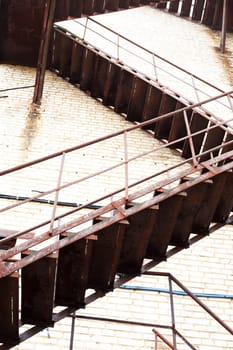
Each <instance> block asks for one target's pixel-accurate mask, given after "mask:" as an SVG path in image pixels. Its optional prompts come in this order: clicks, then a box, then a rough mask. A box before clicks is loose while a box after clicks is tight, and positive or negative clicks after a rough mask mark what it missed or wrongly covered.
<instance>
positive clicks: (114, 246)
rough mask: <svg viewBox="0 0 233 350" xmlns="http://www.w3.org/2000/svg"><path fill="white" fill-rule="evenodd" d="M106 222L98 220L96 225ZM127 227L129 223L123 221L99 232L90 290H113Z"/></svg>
mask: <svg viewBox="0 0 233 350" xmlns="http://www.w3.org/2000/svg"><path fill="white" fill-rule="evenodd" d="M104 220H107V218H105V219H104V218H98V219H96V220H95V221H94V224H95V223H98V222H100V221H104ZM127 225H128V222H127V221H126V220H122V221H120V222H118V223H116V224H113V225H111V226H109V227H106V228H104V229H102V230H101V231H98V232H97V234H96V237H97V240H94V241H93V249H92V256H91V262H90V267H89V273H88V288H92V289H95V290H102V291H110V290H113V287H114V280H115V275H116V271H117V266H118V263H119V257H120V252H121V248H122V242H123V239H124V234H125V230H126V228H127Z"/></svg>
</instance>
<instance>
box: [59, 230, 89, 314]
mask: <svg viewBox="0 0 233 350" xmlns="http://www.w3.org/2000/svg"><path fill="white" fill-rule="evenodd" d="M67 235H68V234H64V235H62V236H61V239H62V238H63V237H67ZM92 245H93V241H92V240H86V239H81V240H79V241H77V242H75V243H73V244H70V245H68V246H66V247H64V248H62V249H60V251H59V257H58V266H57V281H56V295H55V303H56V305H62V306H72V307H76V308H83V307H84V306H85V303H84V298H85V291H86V289H87V284H88V270H89V265H90V259H91V253H92Z"/></svg>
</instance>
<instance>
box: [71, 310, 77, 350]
mask: <svg viewBox="0 0 233 350" xmlns="http://www.w3.org/2000/svg"><path fill="white" fill-rule="evenodd" d="M71 317H72V323H71V332H70V350H73V348H74V330H75V319H76V312H75V311H74V312H73V314H72V315H71Z"/></svg>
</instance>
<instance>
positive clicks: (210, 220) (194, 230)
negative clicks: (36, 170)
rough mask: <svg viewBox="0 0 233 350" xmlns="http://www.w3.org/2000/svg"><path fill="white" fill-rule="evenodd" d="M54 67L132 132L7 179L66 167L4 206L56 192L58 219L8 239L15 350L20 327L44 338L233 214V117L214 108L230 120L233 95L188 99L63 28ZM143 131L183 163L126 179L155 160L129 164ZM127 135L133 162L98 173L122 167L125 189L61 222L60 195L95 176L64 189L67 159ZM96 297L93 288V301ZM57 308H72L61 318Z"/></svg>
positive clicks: (1, 301) (4, 281) (4, 233)
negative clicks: (40, 188) (133, 168)
mask: <svg viewBox="0 0 233 350" xmlns="http://www.w3.org/2000/svg"><path fill="white" fill-rule="evenodd" d="M51 67H52V69H53V70H54V71H56V72H57V73H58V74H59V75H60V76H61V77H63V78H65V79H67V80H68V81H69V82H70V83H72V84H74V85H77V86H78V87H79V88H80V89H82V90H84V91H86V92H87V93H88V94H90V95H91V96H92V97H94V98H96V99H99V100H101V101H102V103H103V104H104V105H106V106H110V107H111V108H113V109H114V110H115V111H116V112H117V113H120V114H122V115H124V117H125V118H126V120H128V121H130V122H133V124H132V126H130V127H128V128H127V129H124V130H120V131H116V132H115V133H113V134H110V135H106V137H101V138H99V139H96V140H93V141H91V142H87V143H85V144H82V145H78V146H77V147H73V148H69V149H66V150H62V151H59V152H57V153H54V154H52V155H49V156H46V157H44V158H41V159H38V160H35V161H31V162H28V163H26V164H22V165H20V166H18V167H15V168H11V169H7V170H5V171H1V173H0V174H1V176H2V178H3V179H4V177H5V176H9V175H11V176H16V179H17V174H18V172H21V171H22V172H23V171H26V172H27V171H28V169H31V168H33V167H34V166H37V165H38V164H42V166H43V167H46V166H47V165H46V164H47V162H49V161H53V160H54V159H57V158H59V159H61V166H60V168H59V171H58V172H59V181H58V183H57V186H56V187H55V188H53V189H52V190H49V191H47V192H44V193H40V194H38V195H35V196H34V197H31V198H23V199H22V200H21V201H20V202H19V201H16V203H15V202H14V203H13V204H12V203H11V204H10V205H9V204H8V205H7V206H6V207H2V208H1V209H0V212H1V213H6V212H8V211H10V210H12V209H14V208H17V207H20V208H21V206H22V207H23V206H24V205H25V206H27V205H28V204H30V203H31V204H37V202H39V200H40V198H43V197H44V196H46V195H48V194H52V193H54V194H55V200H54V202H53V208H54V210H53V213H52V216H51V218H50V219H49V220H47V221H45V222H41V219H40V223H39V224H37V225H35V226H32V227H29V228H28V227H27V228H22V229H21V228H20V229H19V230H18V231H17V230H15V231H12V230H6V229H2V230H1V231H0V236H1V241H0V248H1V252H0V259H1V260H0V290H1V298H0V340H1V341H2V342H3V343H4V342H6V343H8V344H9V343H13V344H16V343H17V342H20V341H22V340H23V337H22V336H21V335H20V334H19V329H20V326H21V325H22V324H31V325H33V326H35V329H37V330H38V329H39V330H40V329H42V328H43V327H49V326H53V324H54V322H56V321H57V320H59V319H60V318H62V317H64V316H66V315H68V314H70V312H71V311H72V310H76V309H79V308H83V307H85V305H87V304H89V303H90V302H92V301H94V300H95V299H96V298H99V297H102V296H104V295H105V293H107V292H108V291H111V290H113V289H114V288H116V287H118V286H120V285H121V284H123V283H125V282H126V281H128V280H130V279H131V278H133V277H134V276H137V275H140V274H141V273H144V272H146V271H148V270H149V269H151V268H152V267H153V266H155V265H157V264H159V263H160V262H161V261H163V260H165V259H167V258H169V257H170V256H172V255H173V254H175V253H177V252H178V251H180V250H182V249H186V248H188V247H189V246H190V245H191V244H193V243H195V242H196V241H198V240H200V239H202V238H204V237H205V236H207V235H209V234H210V233H212V232H214V231H215V230H216V229H218V228H219V227H220V226H221V225H224V224H225V222H226V220H227V218H228V217H229V215H230V214H231V211H232V208H233V181H232V180H233V172H232V169H233V160H232V157H233V132H232V128H231V126H230V123H231V121H232V120H230V119H228V120H227V121H226V120H222V119H216V116H214V115H213V114H212V113H211V112H209V111H208V112H207V109H206V108H205V105H207V107H208V106H209V104H210V105H211V103H219V104H220V105H221V107H223V108H224V109H225V110H226V111H227V113H228V114H229V111H230V112H231V119H233V118H232V106H233V102H232V92H228V93H226V92H223V91H220V90H219V89H217V90H216V91H218V94H217V95H218V96H214V97H206V98H205V99H203V100H201V101H196V102H190V100H187V99H185V98H184V97H182V96H181V95H180V94H178V93H176V92H173V91H171V90H169V89H168V88H166V87H165V86H164V85H162V84H161V83H160V82H159V81H158V79H156V78H155V79H151V78H149V77H148V76H146V75H144V74H142V73H140V72H139V71H137V70H135V69H134V68H130V67H129V66H127V65H125V64H123V63H122V62H121V61H120V60H119V57H117V58H114V57H112V56H111V55H109V54H106V53H104V52H102V51H101V50H100V49H97V48H95V47H93V46H91V45H90V44H88V43H87V41H85V40H83V39H79V38H77V37H75V36H74V35H73V34H72V33H70V32H69V31H68V30H66V29H62V27H61V26H59V25H58V26H56V29H55V35H54V52H53V59H52V63H51ZM192 79H193V77H192ZM202 83H203V81H202ZM211 88H212V87H211ZM195 92H196V93H197V90H195ZM199 92H200V91H198V93H199ZM227 113H225V112H224V115H225V114H226V115H227ZM136 129H142V130H144V132H146V131H147V132H149V133H150V134H151V135H152V136H151V137H154V138H156V139H158V140H159V141H161V142H160V143H159V146H158V147H157V148H155V149H152V150H151V151H148V154H151V153H153V152H163V149H165V148H166V149H167V148H169V149H171V150H172V152H175V154H176V155H177V158H178V161H176V164H173V165H171V166H169V167H165V168H163V169H158V171H157V172H155V173H153V174H149V175H145V177H144V178H143V179H141V180H137V181H136V182H132V181H129V178H128V166H129V164H130V163H131V162H133V161H135V160H137V159H140V158H142V157H145V156H146V155H147V154H145V153H144V154H140V150H139V155H137V156H133V157H131V158H130V157H129V154H128V151H129V150H128V144H127V138H128V137H129V135H130V133H131V132H134V131H135V130H136ZM119 136H122V140H123V142H122V149H123V153H124V159H123V160H122V161H121V162H120V163H118V164H116V165H112V166H109V167H108V168H106V169H102V170H101V172H102V173H105V172H107V171H111V170H112V169H114V168H118V167H123V169H124V174H125V176H124V178H123V184H122V186H120V187H119V188H117V189H114V190H113V191H112V192H109V193H102V195H101V197H98V198H95V199H93V200H91V201H90V202H89V203H84V204H83V205H81V204H80V205H79V206H77V208H72V209H69V210H68V211H67V212H65V213H62V214H58V213H57V207H58V205H59V201H58V194H60V193H61V192H62V190H64V189H66V188H67V187H69V186H72V185H74V184H75V183H79V182H81V181H83V182H84V181H85V180H88V178H87V177H84V178H83V179H79V180H77V181H76V182H72V183H67V184H66V185H62V184H61V177H62V173H63V167H64V158H65V157H67V156H69V155H70V154H73V153H75V152H76V151H78V150H80V149H82V150H84V149H86V148H87V147H88V146H90V145H94V144H98V143H100V142H102V141H103V140H111V142H113V143H114V140H115V138H117V137H119ZM101 172H97V173H95V174H92V175H90V177H95V176H98V175H99V174H100V173H101ZM25 178H26V177H25ZM16 181H17V180H16ZM113 196H114V198H116V199H114V200H113V199H112V198H113ZM37 205H38V204H37ZM75 215H77V216H75ZM64 218H66V220H65V221H63V219H64ZM83 225H85V226H84V227H83ZM145 259H146V260H145ZM147 259H148V260H147ZM89 289H91V290H94V291H95V292H94V293H93V294H91V295H89V296H86V291H87V290H89ZM19 305H20V307H19ZM56 306H63V307H65V308H67V309H65V310H66V311H64V312H61V313H60V314H57V315H55V314H54V308H55V307H56ZM19 308H20V313H19ZM19 315H20V316H19ZM28 334H29V333H28ZM30 334H33V330H32V333H30ZM27 336H29V335H27ZM25 337H26V335H25Z"/></svg>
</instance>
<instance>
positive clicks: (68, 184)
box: [0, 106, 233, 243]
mask: <svg viewBox="0 0 233 350" xmlns="http://www.w3.org/2000/svg"><path fill="white" fill-rule="evenodd" d="M187 108H188V109H189V108H190V106H189V107H185V108H183V109H181V110H184V111H185V110H186V109H187ZM179 112H180V110H178V111H176V112H171V113H168V114H166V115H163V116H160V117H157V118H155V119H156V120H161V119H163V118H164V117H167V116H171V115H175V114H176V113H179ZM150 122H151V121H150ZM152 122H153V120H152ZM146 123H147V122H146ZM143 124H144V123H143ZM141 126H142V124H141V125H137V126H133V127H130V128H127V129H124V130H123V131H122V130H121V131H119V132H117V133H113V134H110V135H107V136H105V137H104V138H100V139H97V140H93V141H90V142H88V143H84V144H82V145H78V146H76V147H72V148H70V149H68V151H70V152H71V151H74V150H75V149H80V148H82V147H85V146H86V145H89V144H93V143H95V142H99V140H101V141H102V140H103V139H108V138H111V137H113V136H114V135H119V134H121V133H122V134H124V135H125V133H126V131H131V130H135V129H137V128H139V127H141ZM218 126H219V124H216V125H215V124H213V125H212V126H211V127H208V128H206V129H203V130H201V131H198V132H196V133H193V134H191V135H188V136H187V137H183V138H181V139H177V140H175V141H173V142H171V143H168V144H163V145H162V146H159V147H157V148H155V149H152V150H150V151H147V152H144V153H140V154H139V155H137V156H134V157H131V158H129V159H127V161H126V162H125V161H122V162H120V163H117V164H116V165H113V166H111V167H108V168H106V169H104V170H101V171H99V172H97V173H94V174H91V175H89V176H85V177H83V178H81V179H78V180H75V181H73V182H69V183H66V184H64V185H59V186H57V187H56V188H53V189H51V190H49V191H46V192H41V193H40V194H38V195H35V196H33V197H28V198H27V199H25V200H24V201H21V202H20V203H15V204H12V205H10V206H7V207H5V208H2V209H1V210H0V212H4V211H6V210H10V209H13V208H15V207H17V206H21V205H23V204H26V203H28V202H31V201H33V200H35V199H38V198H41V197H42V196H44V195H47V194H50V193H53V192H58V191H60V190H62V189H64V188H66V187H68V186H71V185H73V184H77V183H79V182H82V181H85V180H87V179H90V178H91V177H94V176H97V175H99V174H103V173H104V172H107V171H109V170H112V169H115V168H117V167H119V166H123V165H125V166H126V167H127V164H128V163H129V162H131V161H133V160H136V159H138V158H140V157H142V156H145V155H147V154H150V153H152V152H155V151H157V150H161V149H163V148H166V147H167V146H168V145H171V144H172V143H176V142H178V141H180V140H185V139H188V138H189V137H194V136H196V135H198V134H200V133H205V132H206V131H209V130H211V129H213V128H215V127H218ZM232 143H233V140H232V141H228V142H226V143H225V144H224V145H220V146H216V147H214V148H212V149H209V150H208V151H205V152H201V153H200V154H198V155H196V156H195V158H194V160H195V161H196V157H200V156H203V155H207V154H209V153H211V152H214V151H216V150H220V149H221V148H222V147H225V146H227V145H231V144H232ZM68 151H67V150H63V151H62V152H57V153H55V154H52V155H50V156H47V157H43V158H40V159H39V160H38V159H37V160H36V161H32V162H29V164H28V163H26V164H22V165H20V166H17V167H16V168H13V169H8V170H6V171H3V172H2V173H3V175H5V174H8V173H11V172H13V171H17V170H20V169H23V168H25V167H26V166H30V165H34V164H38V163H39V162H42V161H44V160H48V159H52V158H53V157H56V156H58V155H64V154H66V153H68ZM225 157H226V158H227V157H228V154H227V153H225ZM221 159H222V160H223V159H224V157H222V158H221ZM190 161H192V157H191V158H188V159H186V160H183V161H181V162H179V163H178V164H175V165H173V166H171V167H168V168H166V169H165V170H161V171H159V172H157V173H153V174H152V175H150V176H147V177H144V178H143V179H142V180H139V181H137V182H134V183H132V184H128V185H127V186H126V187H127V188H132V187H134V186H136V185H138V184H141V183H143V182H146V181H148V180H150V179H152V178H155V177H156V176H159V175H162V174H166V173H167V172H168V171H170V170H172V169H176V168H177V167H180V166H182V165H184V164H187V163H189V162H190ZM214 161H217V158H214ZM214 161H213V162H214ZM194 165H195V166H196V165H197V164H196V162H194ZM126 176H127V172H126ZM126 187H122V188H120V189H118V190H116V191H114V192H112V193H109V194H107V195H104V196H102V197H100V198H98V199H96V200H94V201H92V202H88V203H86V204H84V205H80V206H78V207H77V208H75V209H72V210H71V211H68V212H67V213H65V214H62V215H59V216H56V217H55V218H54V219H55V220H59V219H61V218H62V217H65V216H67V215H70V214H73V213H74V212H76V211H79V210H81V209H83V208H85V207H87V206H89V205H92V204H94V203H96V202H98V201H100V200H103V199H107V198H109V196H113V195H115V194H117V193H121V192H123V191H124V190H125V189H126ZM135 198H136V197H135ZM48 223H49V221H45V222H42V223H41V224H40V225H36V226H34V227H32V228H30V229H28V230H23V231H19V232H17V234H15V235H14V237H13V236H10V237H7V238H4V239H2V241H1V242H4V243H6V242H7V241H9V240H10V239H11V238H16V237H19V236H20V235H23V234H25V233H27V232H29V231H32V230H35V229H37V228H39V227H42V226H45V225H47V224H48Z"/></svg>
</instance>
